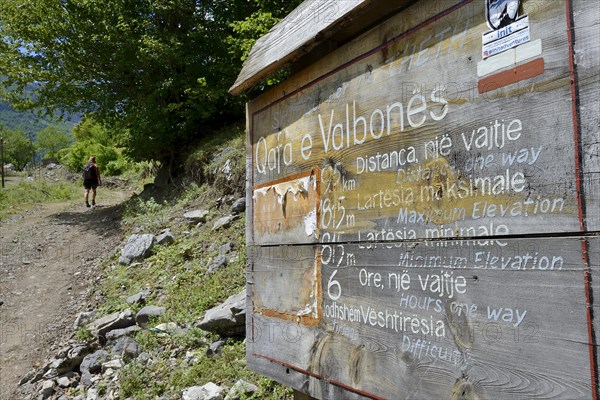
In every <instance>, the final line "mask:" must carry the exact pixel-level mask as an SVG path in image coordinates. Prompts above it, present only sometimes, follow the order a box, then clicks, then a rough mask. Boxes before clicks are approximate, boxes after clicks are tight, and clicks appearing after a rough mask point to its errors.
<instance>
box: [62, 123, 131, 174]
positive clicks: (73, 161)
mask: <svg viewBox="0 0 600 400" xmlns="http://www.w3.org/2000/svg"><path fill="white" fill-rule="evenodd" d="M71 134H72V136H73V138H74V139H75V142H74V143H73V144H72V145H71V146H69V147H68V148H65V149H63V150H61V151H59V153H58V155H59V157H60V161H61V163H63V164H64V165H66V166H67V167H68V168H69V169H70V170H71V171H72V172H79V171H81V169H82V168H83V166H84V165H85V164H86V162H87V160H88V159H89V158H90V156H95V157H96V161H97V162H98V165H99V166H100V167H101V169H102V173H103V174H104V175H119V174H121V173H123V172H124V171H125V170H126V169H128V168H129V167H131V166H132V164H131V161H130V160H129V158H128V157H127V156H125V155H124V154H123V148H122V140H124V139H123V138H124V136H125V133H124V132H123V131H121V130H119V129H116V128H113V127H108V126H106V125H104V124H102V123H100V122H98V121H97V120H96V119H95V118H94V116H93V115H86V116H84V117H83V119H82V120H81V121H80V122H79V123H78V124H77V125H76V126H75V127H73V130H72V131H71Z"/></svg>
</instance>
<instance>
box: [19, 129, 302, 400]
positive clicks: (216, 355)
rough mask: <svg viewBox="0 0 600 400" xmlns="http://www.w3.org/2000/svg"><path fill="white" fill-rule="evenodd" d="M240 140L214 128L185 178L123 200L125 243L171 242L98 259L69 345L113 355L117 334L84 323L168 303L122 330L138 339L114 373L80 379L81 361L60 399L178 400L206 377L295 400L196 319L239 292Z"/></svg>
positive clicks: (242, 263)
mask: <svg viewBox="0 0 600 400" xmlns="http://www.w3.org/2000/svg"><path fill="white" fill-rule="evenodd" d="M244 140H245V136H244V133H243V130H242V129H241V127H240V126H238V125H234V126H228V127H226V128H224V129H222V130H220V131H219V135H215V136H213V137H212V138H211V139H207V140H205V142H204V143H203V145H202V146H200V147H199V149H198V150H197V151H195V152H193V153H192V154H191V155H190V156H189V157H188V159H187V162H186V164H185V165H186V170H185V174H184V175H183V176H181V177H179V178H178V179H176V180H175V181H174V182H173V183H172V184H169V185H167V186H160V185H157V184H153V183H148V184H146V185H144V190H143V191H141V192H140V193H139V194H137V195H133V196H132V197H131V198H130V199H129V200H127V201H126V202H125V203H123V204H122V205H121V219H120V220H119V221H117V223H118V224H119V226H120V227H121V230H122V233H123V238H124V239H126V238H127V237H129V236H130V235H131V234H140V235H141V234H154V235H158V234H159V233H161V232H164V231H165V230H169V231H170V233H171V234H172V235H173V237H174V238H175V240H174V242H173V243H170V244H160V245H154V246H153V247H152V249H151V251H150V253H149V254H147V255H146V256H145V257H144V258H143V259H137V260H135V261H134V262H133V263H130V264H123V263H120V262H119V256H120V254H121V249H122V248H123V244H121V245H120V246H119V247H117V248H116V249H115V252H113V253H111V254H107V255H106V256H105V257H104V258H103V259H102V260H101V261H100V262H99V264H98V269H99V270H98V271H97V273H98V275H99V277H98V278H97V279H96V281H95V282H96V283H95V285H94V287H93V290H92V291H91V293H90V297H91V298H94V299H96V301H95V306H94V307H93V308H92V309H85V310H81V311H84V312H87V313H89V314H85V315H86V316H87V321H88V322H86V323H85V324H81V326H80V327H79V328H78V329H76V330H74V331H73V332H72V334H71V338H72V339H74V340H75V342H71V344H70V346H71V347H77V346H89V348H90V350H89V351H90V352H92V351H102V350H103V349H104V350H107V351H108V352H109V353H110V354H113V351H114V346H116V344H115V343H117V340H116V339H115V340H106V341H104V340H99V338H98V337H95V336H94V332H93V329H91V328H90V325H89V322H90V321H92V320H95V319H99V318H101V317H103V316H107V315H110V314H113V313H123V312H126V310H129V311H131V313H133V314H134V315H135V314H136V313H138V311H140V310H141V309H142V308H143V307H145V306H148V305H152V306H158V307H164V308H165V312H164V314H162V315H160V316H158V317H156V318H155V319H151V320H150V322H149V324H148V326H146V327H145V328H144V329H141V330H138V331H136V332H131V334H129V335H128V339H127V340H129V341H130V342H129V343H130V345H131V341H133V342H135V343H136V346H139V350H138V351H137V352H136V354H135V357H125V356H123V357H120V356H119V357H117V359H119V360H120V361H119V362H122V363H123V365H122V368H120V369H118V370H117V372H115V373H114V374H112V373H111V374H109V375H106V374H103V373H99V374H98V375H94V376H95V378H94V381H93V382H92V383H91V384H89V382H88V383H87V384H84V383H83V382H84V378H83V375H85V373H84V367H83V364H85V361H84V362H83V363H82V366H76V367H73V368H72V371H74V372H75V374H76V376H77V377H78V378H77V379H81V381H80V382H79V381H78V383H77V385H74V387H71V388H68V389H58V388H57V389H55V392H54V395H55V397H56V398H58V395H59V394H60V395H62V396H65V397H64V398H65V399H74V398H77V396H84V397H83V398H84V399H85V398H89V397H87V396H89V395H90V393H91V392H94V393H95V394H97V395H99V396H105V397H103V398H106V399H123V400H125V399H148V400H150V399H152V400H154V399H157V398H162V399H181V398H182V393H183V391H184V390H185V389H186V388H189V387H193V386H202V385H204V384H207V383H209V382H212V383H214V384H216V385H218V386H219V387H221V388H223V389H224V390H225V393H227V392H226V391H227V390H229V388H231V387H233V386H234V385H235V384H236V382H238V381H239V380H243V381H244V382H247V383H249V384H253V385H256V386H257V388H256V391H253V392H248V393H240V394H239V396H238V397H237V398H240V399H272V400H275V399H288V398H291V392H290V390H289V389H287V388H284V387H282V386H280V385H278V384H276V383H274V382H273V381H271V380H269V379H267V378H264V377H261V376H258V375H256V374H254V373H252V372H250V371H249V370H247V369H246V368H245V366H246V361H245V347H246V346H245V345H246V343H245V340H244V337H243V336H236V335H233V336H231V335H219V334H217V333H214V332H208V331H204V330H202V329H200V327H199V324H198V323H199V322H200V321H201V320H202V319H203V317H204V316H205V313H206V311H207V310H209V309H210V308H212V307H215V306H218V305H219V304H221V303H222V302H223V301H225V300H226V299H227V298H228V297H230V296H232V295H235V294H238V293H240V291H242V290H243V289H244V288H245V284H246V282H245V268H246V240H245V236H244V234H245V213H244V212H243V211H241V212H236V213H233V214H232V205H233V204H234V202H235V203H237V204H239V203H240V199H243V198H244V190H245V189H244V188H245V144H244V143H245V142H244ZM102 190H109V189H106V188H104V189H102ZM236 200H237V202H236ZM191 210H206V211H207V214H206V219H205V221H204V222H200V223H196V222H190V220H188V219H186V218H184V214H185V213H186V212H188V211H191ZM222 217H230V218H231V221H230V223H229V224H226V225H224V226H223V227H221V228H218V229H215V223H216V221H218V220H219V219H220V218H222ZM122 243H124V242H122ZM224 258H225V259H226V262H225V263H221V265H219V266H217V267H215V265H216V264H215V263H216V262H217V261H216V260H223V259H224ZM139 293H144V300H143V301H141V302H137V303H133V304H131V303H130V302H128V298H130V297H131V296H133V295H136V294H139ZM73 319H75V315H74V316H73ZM67 339H68V338H65V343H67ZM117 346H118V345H117ZM98 349H99V350H98ZM111 349H113V350H111ZM140 353H141V354H140ZM138 354H140V355H138ZM56 357H58V356H56ZM84 360H85V359H84ZM113 361H114V360H113ZM48 362H49V364H48V365H50V364H51V362H52V360H49V361H48ZM79 362H80V363H81V360H79ZM103 371H104V369H103ZM63 376H64V375H63ZM58 378H59V377H58V376H57V377H56V378H54V379H55V380H56V382H58ZM27 385H28V384H27V383H26V384H25V385H24V386H23V387H27ZM36 385H37V386H36ZM40 385H41V381H40V382H34V385H33V386H30V388H35V391H34V393H38V394H39V393H41V392H40V390H41V389H40V388H41V386H40ZM55 385H56V384H55ZM32 398H37V397H32Z"/></svg>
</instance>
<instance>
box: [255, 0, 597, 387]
mask: <svg viewBox="0 0 600 400" xmlns="http://www.w3.org/2000/svg"><path fill="white" fill-rule="evenodd" d="M374 3H375V4H374V5H373V7H376V6H377V4H379V3H377V2H374ZM384 3H385V2H382V3H381V4H380V5H379V7H385V4H384ZM408 3H411V2H407V4H408ZM487 5H488V3H487V2H486V1H484V0H481V1H457V0H454V1H450V0H447V1H446V0H443V1H436V2H428V1H417V2H412V3H411V4H410V5H409V6H407V7H406V8H404V9H403V10H402V11H401V12H399V13H396V14H395V15H391V16H389V18H388V19H386V20H385V21H384V22H380V23H379V24H378V25H377V26H375V27H374V28H372V29H371V30H369V31H367V32H366V33H364V34H363V35H361V36H359V37H358V38H356V39H354V40H353V41H351V42H349V43H347V44H346V45H344V46H342V47H340V48H338V49H337V50H335V51H333V52H331V53H330V54H329V55H327V56H325V57H323V58H321V59H319V60H318V61H316V62H314V63H313V64H311V65H310V66H309V67H307V68H305V69H303V70H301V71H299V72H297V73H295V74H293V75H292V76H291V77H290V78H289V79H288V80H286V81H285V82H284V83H282V84H281V85H280V86H278V87H276V88H274V89H272V90H271V91H269V92H267V93H265V94H263V95H261V96H259V97H258V98H256V99H254V100H252V101H251V102H250V103H249V104H248V146H247V147H248V177H249V185H248V186H249V187H248V204H249V208H248V213H247V215H248V244H249V250H248V254H249V265H248V276H247V279H248V302H249V304H248V305H249V307H248V329H247V340H248V342H247V343H248V347H247V348H248V350H247V356H248V365H249V368H251V369H253V370H255V371H258V372H260V373H262V374H264V375H267V376H270V377H272V378H274V379H276V380H278V381H280V382H283V383H285V384H287V385H289V386H291V387H293V388H294V389H296V390H298V391H301V392H303V393H306V394H308V395H310V396H312V397H315V398H323V399H362V398H371V399H437V398H450V399H484V398H486V399H529V398H564V399H589V398H597V391H598V371H597V347H596V345H597V344H596V336H597V333H598V330H599V329H600V328H598V326H599V324H600V322H598V321H596V319H597V314H598V311H597V309H596V305H595V304H594V302H593V293H594V289H596V288H597V287H598V283H597V282H598V280H599V279H600V275H599V274H598V273H599V272H600V271H599V269H600V237H599V236H598V233H599V231H600V157H599V152H600V151H599V148H600V128H599V126H600V119H599V118H600V117H599V116H598V115H599V113H600V107H599V104H600V103H599V98H600V85H599V70H600V60H599V59H600V48H599V46H598V36H599V35H600V30H599V24H598V20H599V14H600V5H598V3H596V2H590V1H581V0H580V1H543V2H542V1H521V2H520V8H519V14H520V16H521V18H523V16H526V19H522V20H520V21H521V22H519V23H518V24H517V25H519V26H521V25H523V26H525V24H526V25H527V26H526V28H527V29H528V31H527V36H528V41H527V42H526V43H523V44H518V43H519V42H518V41H517V42H515V40H513V41H512V42H511V43H512V44H511V46H513V47H510V48H508V49H507V50H505V51H504V49H501V50H502V52H500V53H498V54H495V55H493V56H490V57H487V58H485V59H482V35H484V34H486V33H487V36H486V38H488V37H491V36H494V35H493V34H490V33H489V31H490V27H489V26H488V24H487V22H486V6H487ZM346 12H347V10H346ZM505 33H506V35H508V34H509V33H510V32H505ZM505 33H502V34H503V35H504V34H505ZM506 35H505V36H506ZM495 36H497V37H500V36H501V34H500V33H498V34H496V35H495ZM486 40H487V39H486ZM502 40H505V41H507V42H508V41H509V40H510V37H508V39H506V38H503V39H502ZM263 45H265V44H264V43H263ZM515 46H516V47H515ZM496 49H500V45H498V46H496ZM498 51H499V50H498ZM250 62H252V59H250ZM598 290H600V287H598ZM596 293H598V291H596Z"/></svg>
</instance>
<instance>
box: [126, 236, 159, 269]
mask: <svg viewBox="0 0 600 400" xmlns="http://www.w3.org/2000/svg"><path fill="white" fill-rule="evenodd" d="M154 240H155V238H154V235H152V234H149V233H145V234H143V235H138V234H135V235H131V236H130V237H129V239H127V242H126V243H125V246H124V247H123V249H122V250H121V257H119V263H121V264H125V265H128V264H131V262H132V261H134V260H139V259H143V258H145V257H146V256H147V255H148V253H149V252H150V249H152V245H153V244H154Z"/></svg>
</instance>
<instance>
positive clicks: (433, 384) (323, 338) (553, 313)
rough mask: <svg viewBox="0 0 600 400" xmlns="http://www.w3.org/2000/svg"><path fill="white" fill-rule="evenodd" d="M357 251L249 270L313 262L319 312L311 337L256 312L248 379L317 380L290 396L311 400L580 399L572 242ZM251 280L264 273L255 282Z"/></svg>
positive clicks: (576, 243)
mask: <svg viewBox="0 0 600 400" xmlns="http://www.w3.org/2000/svg"><path fill="white" fill-rule="evenodd" d="M588 241H589V245H590V247H592V248H595V249H597V248H599V247H600V238H598V237H590V238H588ZM363 246H364V245H363V244H343V245H335V246H329V245H318V247H315V246H303V249H302V250H296V252H297V253H296V254H298V255H299V256H298V257H293V256H290V254H289V252H286V250H284V249H285V247H273V248H269V249H265V248H256V249H255V251H254V253H253V261H252V262H253V264H254V265H256V266H259V265H265V264H269V265H275V264H278V266H279V271H280V272H281V273H282V274H287V273H290V272H292V270H293V269H294V267H290V266H289V263H288V262H286V258H288V257H290V258H292V259H293V258H301V259H302V258H304V256H305V254H304V253H310V252H311V251H312V252H315V253H316V254H320V257H321V262H322V267H321V268H322V271H321V275H322V279H321V285H322V287H323V310H322V317H321V319H320V323H319V325H318V326H313V325H305V324H303V323H296V322H292V321H289V320H287V319H280V318H273V317H270V316H266V315H264V314H263V313H261V312H260V311H257V310H254V311H253V312H252V313H251V314H250V315H249V318H250V319H252V321H253V323H252V326H253V329H254V336H253V337H252V340H251V343H249V347H251V351H250V352H249V354H250V357H251V358H250V359H249V363H250V366H251V368H254V363H255V362H257V360H259V361H258V364H261V365H263V364H264V361H265V360H267V358H269V359H271V362H274V363H275V365H276V364H278V363H279V365H283V366H285V367H286V368H288V369H289V368H292V369H293V370H295V371H296V372H302V371H305V372H304V373H305V374H306V375H307V376H313V378H317V379H316V380H314V379H313V380H310V379H308V378H307V381H302V384H303V385H305V384H306V383H307V382H308V387H306V386H305V387H296V388H297V389H298V390H302V391H304V392H307V393H308V394H310V395H311V396H314V397H316V398H328V399H334V398H347V397H345V395H344V396H342V397H335V396H333V395H331V393H332V391H333V392H335V393H336V395H339V393H340V392H339V391H337V390H338V389H339V390H341V389H340V388H341V387H344V386H343V385H345V386H347V387H346V389H344V390H349V393H355V394H356V393H363V394H364V393H367V395H371V396H372V397H373V398H449V397H451V396H452V392H453V390H456V388H457V387H458V386H461V387H462V388H464V389H466V390H467V391H470V392H471V397H469V398H508V397H511V398H523V399H525V398H533V397H535V398H570V399H584V398H590V396H591V384H590V379H589V376H590V364H589V362H590V357H589V346H588V343H589V340H588V335H587V327H588V321H587V312H586V310H587V307H586V302H585V285H584V265H583V261H582V247H581V241H580V239H579V238H553V239H548V238H543V239H507V240H506V243H502V244H501V245H491V246H490V245H483V244H480V243H478V242H477V241H462V240H459V241H452V242H422V241H418V242H414V243H406V242H395V243H378V244H377V246H376V247H371V248H370V249H365V248H364V247H363ZM304 247H305V248H304ZM334 247H336V248H337V253H336V254H335V255H334V254H333V248H334ZM275 253H279V254H275ZM595 257H597V256H595ZM340 259H342V260H343V261H342V262H341V263H340V262H339V260H340ZM592 262H594V263H596V262H597V260H592ZM592 267H593V269H594V270H598V268H600V266H599V265H597V264H594V265H593V266H592ZM261 274H266V275H267V279H268V277H270V276H272V271H271V270H261V269H258V270H257V269H254V271H253V273H252V276H253V278H252V279H253V281H257V280H260V279H264V278H262V277H260V275H261ZM265 357H267V358H265ZM269 368H270V367H269ZM269 368H267V367H265V366H264V365H263V367H261V373H265V374H267V375H268V376H272V377H274V378H276V379H279V378H280V375H279V374H278V373H277V372H274V373H270V372H269ZM275 371H277V369H275ZM366 371H368V373H366ZM319 378H320V379H319ZM319 380H321V381H322V382H319ZM326 381H329V382H330V383H329V384H327V383H326ZM331 382H334V383H333V384H331ZM296 383H297V382H296ZM328 385H329V386H334V387H335V388H333V389H332V388H331V387H330V388H329V393H330V394H326V393H325V392H323V386H328ZM307 389H308V390H307ZM359 398H360V396H359Z"/></svg>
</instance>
